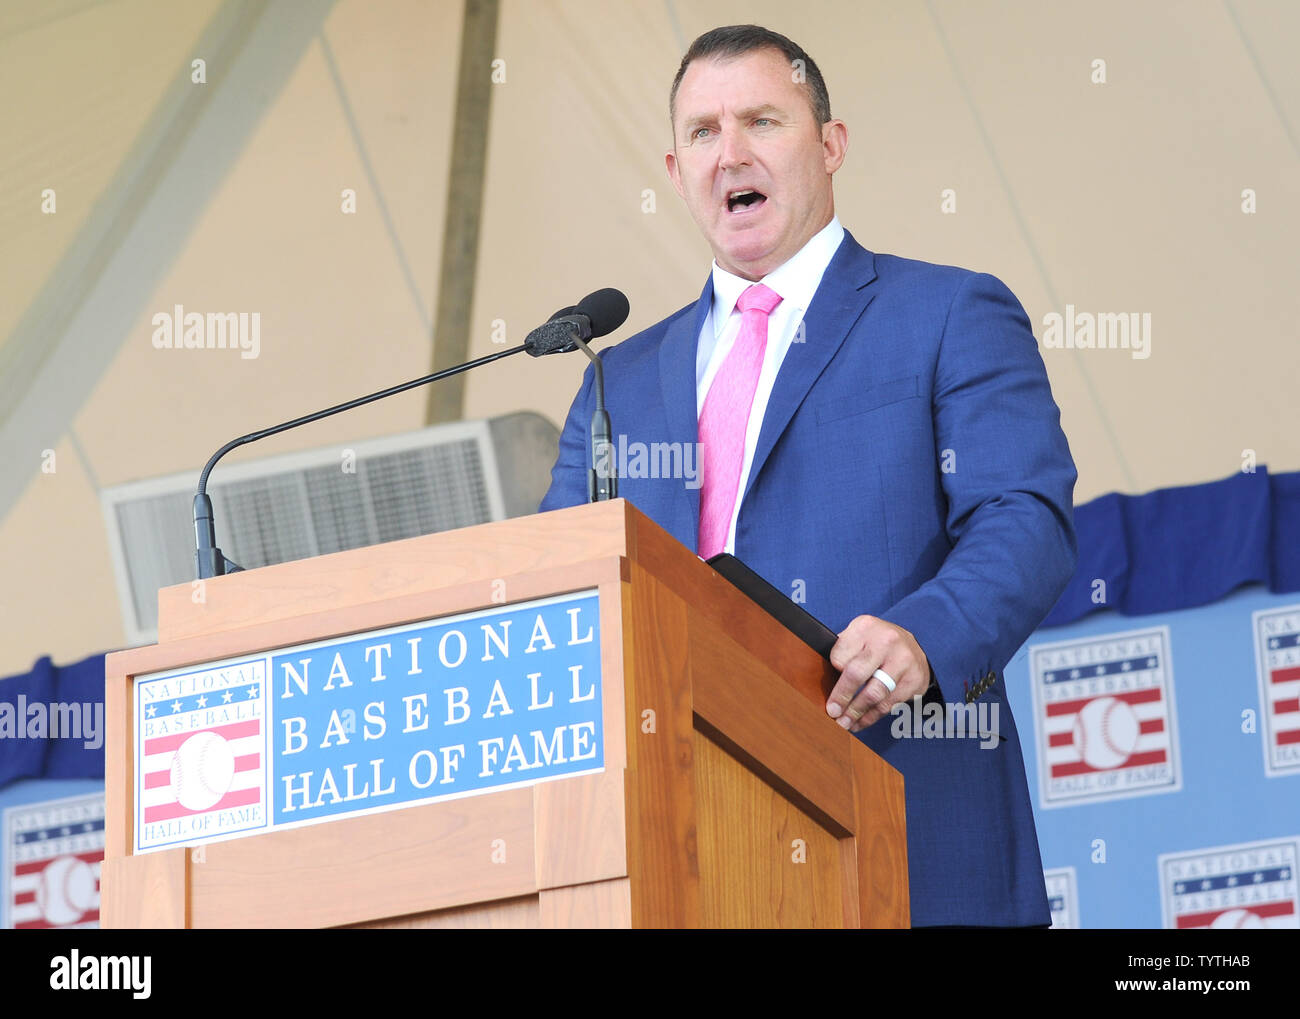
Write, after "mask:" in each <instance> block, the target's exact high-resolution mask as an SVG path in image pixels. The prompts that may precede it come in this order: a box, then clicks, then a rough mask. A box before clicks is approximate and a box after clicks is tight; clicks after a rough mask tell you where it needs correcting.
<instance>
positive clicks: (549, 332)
mask: <svg viewBox="0 0 1300 1019" xmlns="http://www.w3.org/2000/svg"><path fill="white" fill-rule="evenodd" d="M628 311H629V305H628V302H627V297H626V296H625V295H624V294H623V293H622V292H621V291H618V290H615V289H614V288H613V287H606V288H605V289H604V290H597V291H596V292H595V293H593V294H588V295H587V296H586V297H584V298H583V299H582V300H581V301H579V302H578V303H577V304H576V305H572V306H570V307H568V308H561V309H560V310H559V311H557V312H556V313H555V314H554V315H552V316H551V317H550V319H549V321H547V322H545V323H543V324H542V325H540V326H538V327H537V328H536V329H534V330H533V331H532V332H531V333H529V334H528V337H527V339H525V340H524V346H525V347H526V348H527V349H528V353H530V354H532V355H533V356H534V357H542V356H543V355H545V354H562V353H567V352H568V351H570V350H577V349H578V348H579V344H580V343H581V341H583V340H594V339H595V338H596V337H598V336H605V335H606V334H608V333H612V332H613V331H614V330H615V329H617V328H618V327H619V326H621V325H622V324H623V323H624V322H626V321H627V315H628Z"/></svg>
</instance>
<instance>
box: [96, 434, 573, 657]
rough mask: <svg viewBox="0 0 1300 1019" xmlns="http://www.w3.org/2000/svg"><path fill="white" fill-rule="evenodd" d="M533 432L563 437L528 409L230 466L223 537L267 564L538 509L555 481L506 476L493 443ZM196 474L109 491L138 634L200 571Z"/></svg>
mask: <svg viewBox="0 0 1300 1019" xmlns="http://www.w3.org/2000/svg"><path fill="white" fill-rule="evenodd" d="M515 419H527V420H515ZM525 436H526V437H527V438H528V439H529V441H530V442H531V443H532V444H533V447H534V448H538V449H539V450H540V452H541V453H542V454H543V455H546V454H547V452H548V448H549V450H553V449H554V448H555V444H556V443H558V431H557V430H556V429H555V427H554V425H551V424H550V423H549V422H547V421H545V419H542V418H539V417H538V416H537V415H533V414H519V415H509V416H507V417H506V418H500V419H497V420H496V421H494V422H486V421H478V422H464V423H457V424H450V425H440V426H436V427H433V428H426V429H422V430H421V431H418V432H412V433H410V434H408V435H404V436H397V437H393V438H387V439H379V440H375V441H373V442H367V443H357V444H356V445H355V447H353V449H352V451H351V452H352V454H353V455H352V456H350V457H347V458H341V457H340V454H339V450H338V449H337V448H331V449H328V450H318V451H313V452H309V453H301V454H292V455H290V456H281V457H273V458H268V459H266V460H261V461H253V462H246V463H243V464H239V465H236V466H231V467H224V466H219V467H218V468H217V470H216V471H214V472H213V480H212V481H211V482H210V483H209V488H208V491H209V495H210V496H211V498H212V507H213V512H214V514H215V516H216V526H217V544H218V546H219V547H220V548H221V550H222V551H223V552H224V553H225V554H226V556H227V557H228V558H230V559H232V560H234V561H235V562H237V563H239V565H240V566H243V567H244V568H245V569H256V568H257V567H260V566H269V565H271V564H274V563H284V562H291V561H293V560H295V559H305V558H308V557H310V556H316V555H325V554H328V553H331V552H340V551H343V550H345V549H353V548H361V547H363V546H366V545H376V544H379V543H381V542H387V541H397V540H400V539H402V538H414V537H416V536H418V535H421V534H432V533H434V532H436V531H446V530H452V529H454V528H458V527H471V526H473V525H475V524H481V523H486V522H487V521H490V520H500V519H503V518H504V517H505V516H506V506H507V504H509V505H510V506H511V507H512V508H513V507H516V506H518V507H526V510H525V511H527V512H531V511H532V510H535V509H536V507H537V504H538V502H540V500H541V497H542V495H543V494H544V492H545V489H544V487H542V488H540V490H537V489H539V487H540V485H541V483H542V482H541V479H540V477H539V475H538V474H537V471H536V469H533V470H532V471H531V472H529V473H528V477H527V478H526V479H525V480H524V483H523V484H522V485H521V484H519V483H517V482H515V481H514V480H513V479H507V478H501V477H500V476H499V475H498V472H497V463H498V459H497V456H496V450H495V449H494V446H493V440H494V438H495V439H496V440H497V441H498V442H499V441H501V439H503V438H509V439H511V440H512V441H518V440H520V439H521V438H522V437H525ZM539 436H540V438H539ZM548 443H549V447H548ZM550 455H551V456H552V457H553V455H554V454H553V452H551V453H550ZM506 459H507V461H509V459H510V458H509V457H506ZM547 466H549V464H548V465H547ZM196 483H197V476H196V475H190V474H186V475H174V476H172V477H170V478H162V479H157V480H154V481H142V482H135V483H133V484H129V485H122V486H119V487H117V488H113V489H109V490H106V491H105V492H104V493H103V503H104V513H105V518H106V521H107V523H108V529H109V534H110V539H111V541H110V544H111V546H112V551H113V558H114V563H115V566H116V569H117V575H118V587H119V591H120V593H121V597H122V607H123V617H124V622H125V623H126V629H127V635H128V638H129V640H130V641H131V642H133V643H145V642H148V641H152V640H154V639H156V634H157V626H158V589H159V588H160V587H167V586H170V585H173V584H182V583H187V582H189V581H191V580H192V579H193V578H194V532H193V519H192V509H191V506H192V500H193V497H194V487H195V485H196ZM521 488H527V489H528V490H527V491H521V490H520V489H521ZM503 492H504V495H503Z"/></svg>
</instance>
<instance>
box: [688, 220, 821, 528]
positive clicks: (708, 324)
mask: <svg viewBox="0 0 1300 1019" xmlns="http://www.w3.org/2000/svg"><path fill="white" fill-rule="evenodd" d="M843 239H844V227H842V226H841V225H840V221H839V217H837V216H832V217H831V221H830V222H829V223H827V224H826V226H824V227H823V228H822V229H821V231H820V232H818V233H817V234H815V235H814V236H813V237H812V238H811V239H810V240H809V241H808V243H807V244H805V245H804V246H803V247H802V248H801V249H800V250H799V252H798V254H796V255H794V256H793V257H792V258H791V259H790V260H789V261H788V262H786V263H784V264H783V265H781V266H780V267H778V268H776V269H773V270H772V271H771V272H770V273H768V274H767V275H766V276H764V277H763V278H762V279H761V280H759V281H758V282H760V283H762V284H764V285H765V286H767V287H770V288H771V289H772V290H775V291H776V292H777V293H778V294H780V295H781V303H780V304H778V305H777V306H776V307H775V308H774V309H773V311H772V314H771V315H770V316H769V318H768V323H767V348H766V350H765V351H764V353H763V368H762V370H761V371H760V372H759V375H758V388H757V389H755V390H754V402H753V404H752V405H751V407H750V411H749V426H748V427H747V428H746V430H745V459H744V462H743V463H742V464H741V467H740V487H739V488H738V489H737V490H736V504H735V506H734V507H733V508H732V511H731V525H730V527H728V528H727V544H726V546H725V548H724V551H726V552H731V553H732V554H734V553H735V551H736V520H737V518H738V517H739V516H740V501H741V498H742V497H743V496H744V494H745V486H746V485H747V484H748V481H749V469H750V466H751V465H752V464H753V462H754V450H755V448H757V446H758V433H759V432H760V431H761V430H762V427H763V416H764V415H765V414H766V413H767V402H768V400H769V399H770V398H771V396H772V387H773V386H774V385H775V384H776V375H777V372H779V371H780V370H781V362H782V361H784V360H785V355H786V353H787V352H788V351H789V350H790V344H791V343H792V342H794V338H795V334H796V332H797V331H798V329H799V325H800V324H801V323H802V322H803V317H804V313H805V312H807V310H808V305H809V304H811V303H812V299H813V294H815V293H816V292H817V287H818V285H819V284H820V283H821V281H822V276H823V274H825V272H826V267H827V266H828V265H830V263H831V259H832V258H833V257H834V255H835V252H836V250H838V248H839V246H840V242H841V241H842V240H843ZM753 285H754V284H753V283H752V282H751V281H750V280H747V279H742V278H741V277H740V276H734V275H732V274H731V273H729V272H727V270H726V269H723V268H722V267H721V266H719V265H718V263H717V261H716V260H715V261H714V263H713V306H712V307H711V308H710V309H709V313H708V314H707V315H706V316H705V317H704V325H703V326H702V327H701V328H700V337H699V342H698V343H697V344H696V347H695V413H696V416H697V417H698V415H699V413H700V411H702V410H703V409H704V398H705V396H707V395H708V392H709V387H710V386H711V385H713V379H714V377H715V376H716V375H717V374H718V369H719V368H721V367H722V363H723V361H725V360H726V359H727V355H728V354H729V353H731V348H732V346H733V344H735V342H736V337H737V336H738V335H739V334H740V322H741V313H740V312H739V311H738V310H737V309H736V302H737V301H738V300H740V295H741V294H743V293H744V292H745V291H746V290H747V289H749V288H750V287H751V286H753Z"/></svg>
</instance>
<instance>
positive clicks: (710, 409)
mask: <svg viewBox="0 0 1300 1019" xmlns="http://www.w3.org/2000/svg"><path fill="white" fill-rule="evenodd" d="M780 303H781V295H780V294H778V293H777V292H776V291H775V290H771V289H769V288H768V287H765V286H763V284H762V283H755V284H754V285H753V286H752V287H750V288H749V289H748V290H746V291H745V292H744V293H743V294H741V295H740V300H738V301H737V302H736V307H737V308H739V309H740V313H741V314H740V335H739V336H737V337H736V342H735V345H734V346H733V347H732V348H731V352H730V353H728V354H727V359H726V360H725V361H723V362H722V367H721V368H719V369H718V374H717V375H716V376H714V379H713V384H712V385H711V386H709V392H708V395H707V396H705V397H704V407H703V409H702V410H701V411H700V445H701V450H700V458H701V462H702V468H703V483H702V485H701V488H700V555H701V556H702V557H703V558H705V559H708V558H710V557H711V556H715V555H717V554H718V553H719V552H721V551H722V550H723V549H724V548H725V547H726V544H727V532H728V531H730V530H731V515H732V511H733V510H734V509H735V507H736V498H737V495H738V494H739V493H738V491H737V490H738V489H739V487H740V468H741V467H742V466H743V465H744V462H745V431H746V429H747V428H748V427H749V412H750V408H751V407H752V406H753V403H754V390H755V389H757V388H758V376H759V373H760V372H761V371H762V369H763V352H764V351H765V350H766V349H767V320H768V316H769V315H770V314H771V313H772V309H773V308H775V307H776V306H777V305H778V304H780Z"/></svg>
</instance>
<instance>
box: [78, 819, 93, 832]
mask: <svg viewBox="0 0 1300 1019" xmlns="http://www.w3.org/2000/svg"><path fill="white" fill-rule="evenodd" d="M81 830H82V831H94V830H95V826H94V825H93V824H91V823H90V822H89V821H87V822H86V823H85V824H83V825H82V826H81Z"/></svg>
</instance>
